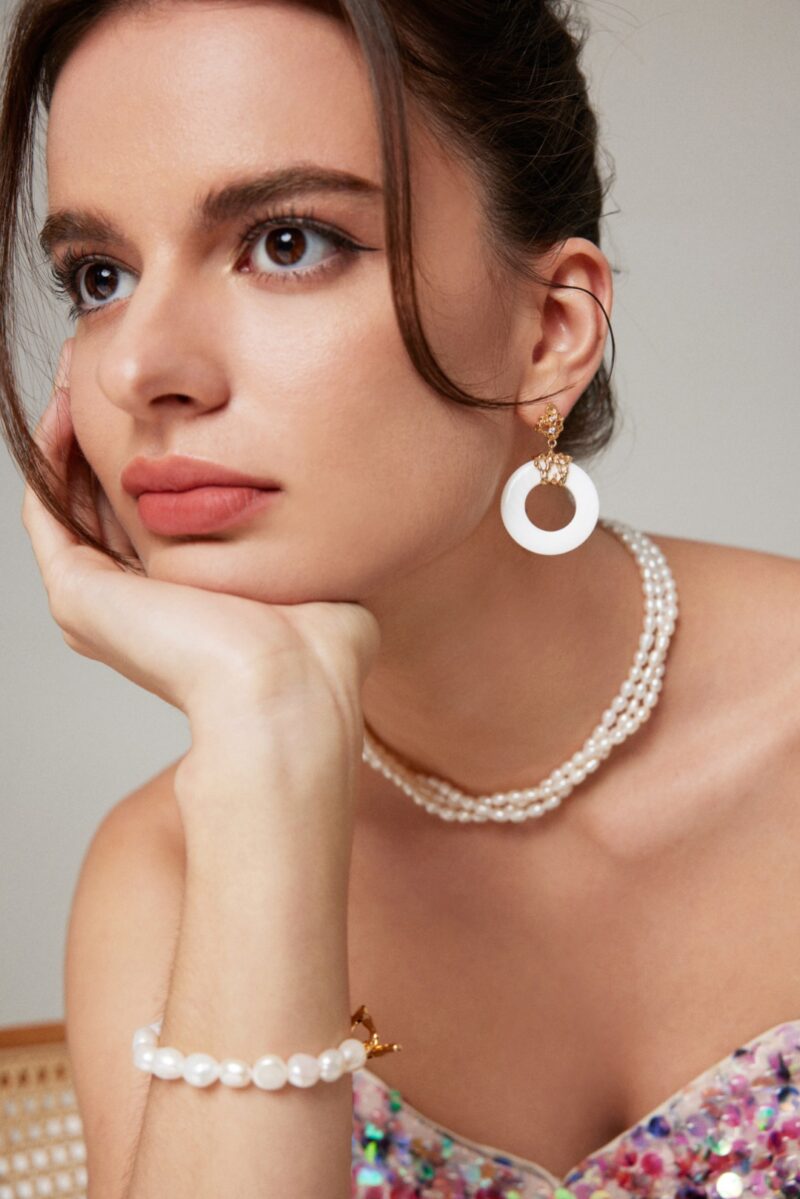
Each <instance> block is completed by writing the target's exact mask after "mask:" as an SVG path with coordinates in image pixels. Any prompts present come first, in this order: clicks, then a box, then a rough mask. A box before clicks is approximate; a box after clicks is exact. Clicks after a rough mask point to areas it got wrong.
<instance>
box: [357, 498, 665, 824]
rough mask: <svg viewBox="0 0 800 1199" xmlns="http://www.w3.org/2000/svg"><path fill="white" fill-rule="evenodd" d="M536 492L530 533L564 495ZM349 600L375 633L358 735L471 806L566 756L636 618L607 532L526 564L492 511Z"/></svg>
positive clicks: (639, 605)
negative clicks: (446, 785)
mask: <svg viewBox="0 0 800 1199" xmlns="http://www.w3.org/2000/svg"><path fill="white" fill-rule="evenodd" d="M539 490H540V491H541V492H542V493H543V494H542V495H541V497H537V498H538V500H539V502H538V504H537V509H536V515H535V520H536V523H537V524H539V525H541V527H542V528H546V529H556V528H560V527H562V526H563V525H564V524H565V523H566V522H567V520H568V519H569V516H570V514H571V507H570V504H569V500H568V497H566V496H565V495H563V494H559V492H560V489H556V488H541V489H539ZM363 602H364V603H365V605H366V606H367V607H369V608H370V610H371V611H372V612H373V613H374V614H375V616H376V618H377V619H378V621H379V623H380V625H381V646H380V650H379V653H378V655H377V657H376V659H375V661H374V663H373V666H372V669H371V671H370V674H369V675H368V676H367V678H366V680H365V682H364V687H363V690H362V702H363V711H364V719H365V721H366V723H367V725H368V727H369V728H370V729H371V730H372V732H373V733H374V734H375V736H376V737H377V738H378V739H379V740H380V741H381V742H383V744H384V745H385V746H386V747H387V749H389V750H391V751H392V752H393V753H395V754H396V755H397V757H398V758H400V759H401V761H404V762H405V763H406V764H407V765H409V766H410V767H411V768H412V769H413V770H418V771H420V772H425V773H429V774H434V775H437V776H439V777H441V778H444V779H447V780H448V781H450V782H452V783H454V784H455V785H456V786H458V787H460V788H462V789H463V790H464V791H467V792H469V793H472V794H477V793H482V792H492V791H506V790H511V789H515V788H523V787H527V786H532V785H534V784H536V783H538V782H539V781H540V780H541V779H542V778H543V777H544V776H545V775H547V774H548V773H549V772H550V771H551V770H552V769H553V768H554V767H555V766H559V765H560V764H561V763H562V762H563V761H564V760H565V759H566V758H568V757H570V756H571V755H572V754H573V753H574V752H575V751H576V750H577V749H578V748H580V746H581V744H582V743H583V741H584V740H585V738H586V737H587V736H588V735H589V733H590V732H591V730H592V728H593V727H594V726H595V724H597V722H598V720H599V718H600V716H601V714H602V712H603V710H604V708H605V707H606V706H607V705H608V703H609V702H610V700H611V699H612V697H613V696H614V694H615V693H616V691H617V689H618V688H619V686H620V684H621V683H622V680H623V679H624V677H625V675H626V673H627V671H628V669H629V668H630V665H631V663H632V661H633V656H634V654H635V652H636V649H637V647H638V641H639V636H640V634H641V627H642V621H643V619H644V608H643V604H644V601H643V596H642V589H641V581H640V574H639V568H638V566H637V563H636V562H635V560H634V558H633V556H632V554H631V553H630V551H629V550H628V549H627V548H626V547H625V545H623V543H622V542H621V541H620V540H619V538H618V537H617V536H616V535H615V534H614V533H612V532H610V531H609V530H607V529H605V528H604V527H603V526H602V525H601V524H599V523H598V525H597V526H596V527H595V529H594V531H593V533H592V534H591V536H590V537H589V538H587V540H586V541H585V542H584V543H583V544H582V545H581V546H579V547H578V548H577V549H575V550H572V551H570V552H568V553H565V554H560V555H552V556H550V555H541V554H534V553H531V552H529V551H527V550H524V549H522V547H520V546H518V545H517V544H516V542H514V541H513V540H512V539H511V537H509V535H508V533H507V532H506V530H505V529H504V528H503V526H502V523H501V522H500V520H499V518H498V517H497V513H495V512H492V513H490V514H489V515H488V516H487V519H486V521H484V522H483V524H482V525H481V526H480V527H479V528H478V529H477V530H476V532H475V533H474V534H473V536H472V537H471V538H470V539H469V540H468V541H467V542H465V543H462V545H460V546H459V547H458V548H457V549H456V550H455V551H454V552H452V553H449V554H446V555H443V556H441V557H440V558H438V559H436V560H434V561H433V562H430V563H427V564H426V565H425V566H424V567H422V568H421V569H419V570H417V571H416V572H413V573H411V574H410V575H407V576H406V577H405V578H404V579H403V581H402V584H401V585H400V586H393V587H392V589H391V591H390V592H381V593H379V594H376V595H372V596H370V597H368V598H367V599H365V600H364V601H363ZM365 769H367V770H369V769H370V768H369V767H365ZM376 777H377V776H376ZM403 799H406V797H403ZM407 802H408V804H409V807H415V806H416V805H413V804H412V803H411V801H410V800H407Z"/></svg>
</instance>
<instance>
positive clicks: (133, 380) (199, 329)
mask: <svg viewBox="0 0 800 1199" xmlns="http://www.w3.org/2000/svg"><path fill="white" fill-rule="evenodd" d="M121 303H122V304H124V305H125V307H124V311H123V312H122V313H121V314H120V315H119V316H118V317H117V318H116V320H115V322H114V329H113V332H112V334H111V335H110V336H109V338H108V340H107V341H106V342H105V343H104V345H103V349H102V352H101V354H100V357H99V360H98V363H97V382H98V385H99V387H100V389H101V390H102V393H103V395H104V396H106V398H107V399H108V400H109V401H110V402H111V403H112V404H115V405H116V406H117V407H118V408H120V409H122V410H124V411H125V412H128V413H130V415H131V416H134V417H136V418H137V419H138V420H143V421H148V420H149V421H153V422H155V421H160V420H163V418H164V416H165V414H167V413H169V414H170V415H172V416H174V415H175V414H176V413H178V412H185V413H186V415H187V416H188V415H190V414H199V413H202V412H204V411H210V410H212V409H214V408H217V407H219V406H220V405H221V404H224V403H226V402H227V400H228V398H229V386H228V380H227V377H226V372H225V370H224V357H223V355H222V353H221V347H220V345H219V343H218V340H217V338H216V337H215V329H214V323H213V319H212V314H213V301H212V299H211V297H210V296H209V295H207V294H205V293H204V291H203V288H202V286H199V285H195V284H194V283H190V282H189V281H188V273H187V272H186V271H185V270H183V271H180V270H178V268H177V266H176V267H175V269H174V270H168V269H167V268H166V267H164V266H163V265H162V266H161V267H160V268H155V267H154V268H153V269H152V271H149V272H148V274H147V275H146V276H145V275H144V274H143V275H142V277H141V278H140V279H139V281H138V283H137V284H136V287H135V289H134V291H133V293H132V295H131V296H130V297H129V298H128V299H126V300H123V301H121Z"/></svg>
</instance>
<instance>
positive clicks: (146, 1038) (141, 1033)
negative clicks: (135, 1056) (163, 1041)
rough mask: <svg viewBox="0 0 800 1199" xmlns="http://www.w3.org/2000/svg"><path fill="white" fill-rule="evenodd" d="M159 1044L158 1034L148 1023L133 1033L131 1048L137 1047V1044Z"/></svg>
mask: <svg viewBox="0 0 800 1199" xmlns="http://www.w3.org/2000/svg"><path fill="white" fill-rule="evenodd" d="M157 1044H158V1037H157V1036H156V1034H155V1032H154V1031H153V1029H152V1028H151V1027H150V1025H149V1024H146V1025H145V1026H144V1028H137V1029H136V1032H135V1033H134V1034H133V1042H132V1044H131V1049H135V1048H136V1046H137V1045H157Z"/></svg>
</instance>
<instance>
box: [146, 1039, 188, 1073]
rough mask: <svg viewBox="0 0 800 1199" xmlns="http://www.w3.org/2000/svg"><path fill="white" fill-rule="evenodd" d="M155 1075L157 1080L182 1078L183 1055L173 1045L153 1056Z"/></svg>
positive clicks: (158, 1050)
mask: <svg viewBox="0 0 800 1199" xmlns="http://www.w3.org/2000/svg"><path fill="white" fill-rule="evenodd" d="M152 1068H153V1073H154V1074H155V1075H156V1077H157V1078H180V1077H181V1071H182V1070H183V1054H182V1053H181V1051H180V1049H175V1048H174V1047H173V1046H172V1045H164V1046H163V1048H161V1049H156V1051H155V1053H154V1054H153V1067H152Z"/></svg>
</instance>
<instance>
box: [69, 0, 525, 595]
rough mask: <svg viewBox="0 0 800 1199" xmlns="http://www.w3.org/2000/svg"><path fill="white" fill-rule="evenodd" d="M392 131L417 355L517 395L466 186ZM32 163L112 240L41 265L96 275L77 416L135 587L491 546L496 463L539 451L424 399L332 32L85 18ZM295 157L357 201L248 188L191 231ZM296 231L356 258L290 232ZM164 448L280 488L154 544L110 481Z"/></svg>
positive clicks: (132, 17)
mask: <svg viewBox="0 0 800 1199" xmlns="http://www.w3.org/2000/svg"><path fill="white" fill-rule="evenodd" d="M411 117H412V123H411V150H412V182H413V200H414V221H415V224H414V237H415V247H416V254H417V269H418V278H419V283H418V287H419V296H420V305H421V310H422V314H423V318H424V321H425V326H426V330H427V332H428V336H429V339H430V341H431V344H432V348H433V350H434V352H435V353H436V354H437V356H438V357H439V360H440V362H441V363H442V365H443V367H444V369H445V370H447V371H448V372H449V373H451V375H452V376H453V378H454V379H455V380H456V382H458V383H460V384H462V385H464V386H465V387H467V389H475V390H477V391H478V393H479V394H490V395H496V394H505V395H514V394H516V392H517V388H518V384H519V380H520V378H521V377H522V371H523V369H524V368H525V366H526V363H525V361H524V360H523V361H520V360H519V355H518V354H516V355H510V354H509V352H508V350H509V336H510V332H509V321H508V316H507V306H508V302H509V296H510V295H511V293H510V292H509V290H508V287H507V286H506V288H505V289H504V290H503V289H500V287H499V285H498V284H497V282H496V281H495V282H493V276H492V274H491V272H490V268H489V265H488V258H487V253H486V247H485V235H484V234H483V233H482V231H481V227H480V221H481V213H480V208H479V202H478V195H477V191H476V188H475V186H474V184H473V182H472V180H471V179H470V178H469V176H468V174H467V173H466V172H465V170H464V169H463V168H462V167H461V166H460V165H458V164H457V162H456V160H455V159H453V158H451V157H448V156H445V154H444V152H443V150H442V147H441V145H440V144H439V142H438V141H437V140H436V139H434V138H433V137H432V136H430V135H429V134H428V133H427V132H426V129H425V127H424V125H423V123H422V122H421V121H420V120H419V119H418V114H417V112H416V110H415V109H413V108H412V110H411ZM47 166H48V188H49V195H48V199H49V210H50V212H51V213H54V212H55V211H56V210H67V209H68V210H82V211H83V212H91V214H92V215H93V216H95V217H103V218H105V220H106V221H107V222H111V223H113V225H114V227H115V229H116V231H117V233H116V235H115V236H113V237H112V236H109V235H106V237H105V238H104V239H103V240H98V239H97V237H96V236H88V237H85V238H79V237H72V236H71V237H69V238H68V239H67V240H63V241H59V242H58V244H56V245H55V246H54V248H53V258H54V260H55V261H56V262H57V263H59V262H63V260H64V254H65V252H66V251H67V250H70V251H71V252H72V253H73V254H74V255H77V256H81V255H84V254H90V255H93V256H94V258H95V260H98V259H99V260H100V265H98V262H97V261H95V263H94V265H87V266H84V267H83V268H82V269H79V270H78V272H77V279H76V292H75V297H74V300H77V303H78V304H79V305H80V306H82V307H84V308H86V309H89V311H88V313H87V314H86V315H83V316H81V317H80V318H79V319H78V322H77V327H76V333H75V343H74V347H73V355H72V369H71V403H72V417H73V423H74V426H75V431H76V437H77V439H78V442H79V444H80V447H81V449H82V451H83V453H84V455H85V457H86V459H87V460H88V462H89V463H90V465H91V466H92V468H93V470H94V471H95V473H96V474H97V476H98V479H99V481H100V483H101V485H102V487H103V489H104V491H105V492H106V494H107V496H108V497H109V500H110V503H111V506H112V508H113V509H114V512H115V514H116V516H117V518H118V519H119V521H120V523H121V524H122V526H123V528H124V529H125V531H126V532H127V534H128V536H129V538H130V540H131V542H132V544H133V546H134V547H135V549H136V552H137V554H138V555H139V557H140V559H141V561H142V563H143V565H144V567H145V569H146V571H147V573H148V574H149V575H150V576H152V577H155V578H160V579H168V580H171V581H176V582H184V583H189V584H192V585H196V586H203V587H207V588H211V589H216V590H225V591H230V592H232V593H237V594H240V595H244V596H250V597H253V598H258V599H263V600H265V601H271V602H275V603H295V602H303V601H305V600H310V599H353V600H363V599H365V598H367V597H368V596H370V595H371V594H373V593H377V592H379V591H380V590H381V589H383V588H386V587H391V585H392V584H393V582H396V581H397V580H398V579H399V578H401V577H402V576H405V575H408V574H410V572H412V571H414V570H415V569H416V568H417V567H419V566H421V565H423V564H425V563H427V562H430V561H431V560H432V559H434V558H437V557H439V556H440V555H442V554H446V553H447V552H448V551H450V550H452V549H454V548H455V547H457V546H460V545H462V544H463V543H465V542H466V541H467V540H468V539H469V538H470V537H471V536H472V535H473V534H474V533H475V531H476V530H477V529H478V527H479V526H482V525H483V524H484V522H486V521H493V522H494V524H495V525H496V527H497V531H496V537H497V539H498V540H500V539H502V540H505V539H506V538H507V534H506V533H505V531H504V530H503V529H502V526H501V524H500V521H499V515H498V513H497V511H496V507H497V495H498V488H500V487H502V484H503V482H504V481H505V478H506V477H507V474H508V471H509V469H510V465H513V461H512V459H513V455H514V453H515V450H516V451H517V452H518V451H519V447H520V446H522V447H523V450H522V453H523V457H524V456H525V453H526V452H536V451H538V449H540V448H542V446H541V444H540V443H539V442H537V443H536V444H535V445H534V444H533V435H532V433H531V430H530V428H527V429H526V427H525V425H524V424H523V423H522V422H521V421H520V420H519V419H518V417H516V416H515V414H514V412H513V410H511V409H503V410H499V411H498V412H487V411H485V410H480V409H472V408H469V407H467V406H461V405H456V404H454V403H452V402H450V401H448V400H445V399H442V398H441V397H439V396H438V395H437V394H436V393H434V392H433V391H431V390H430V389H429V388H428V387H427V385H426V384H425V383H424V382H423V381H422V379H421V378H420V377H419V375H418V374H417V373H416V371H415V369H414V367H413V366H412V364H411V362H410V360H409V358H408V355H407V352H406V350H405V347H404V345H403V342H402V339H401V336H400V332H399V329H398V326H397V320H396V317H395V313H394V309H393V306H392V301H391V293H390V285H389V274H388V258H387V254H386V249H385V246H386V242H385V236H384V229H383V209H382V198H381V196H380V194H379V193H378V191H377V188H378V186H379V185H380V181H381V173H380V158H379V144H378V133H377V128H376V125H375V117H374V110H373V103H372V99H371V94H370V91H369V86H368V82H367V76H366V70H365V67H364V65H363V61H362V59H361V58H360V56H359V54H358V52H357V50H356V49H355V45H354V43H353V42H352V41H351V40H350V38H349V35H348V34H347V32H346V30H345V27H344V26H342V25H341V24H339V23H338V22H336V21H335V20H333V19H331V18H329V17H326V16H323V15H321V14H319V13H317V12H314V11H312V10H308V9H305V8H303V7H301V6H293V5H291V4H283V3H266V4H264V3H253V4H249V3H243V4H239V3H226V4H222V5H220V4H218V3H213V4H212V3H202V2H201V3H196V2H195V3H191V4H182V3H176V4H169V5H164V6H163V7H161V8H159V9H157V10H153V11H151V12H148V13H147V14H146V15H145V14H142V13H140V14H130V13H128V14H115V15H113V16H111V17H108V18H105V19H104V20H103V21H102V22H101V23H100V24H99V25H98V26H97V27H96V28H95V29H93V30H92V31H91V32H90V34H89V35H88V36H87V37H86V38H85V40H84V41H83V42H82V43H81V44H80V45H79V46H78V47H77V49H76V50H75V52H74V53H73V54H72V56H71V57H70V58H69V60H68V61H67V63H66V65H65V67H64V68H63V70H62V73H61V75H60V77H59V80H58V84H57V86H56V90H55V94H54V97H53V103H52V109H51V114H50V120H49V126H48V140H47ZM297 166H302V167H308V168H311V167H313V168H315V169H317V170H336V171H340V172H341V171H345V172H348V173H349V174H351V175H353V176H358V177H360V179H362V180H365V181H368V182H369V183H370V184H371V185H372V186H373V188H374V189H375V190H370V189H368V188H366V187H365V188H364V189H363V190H361V191H350V190H339V191H333V190H316V191H314V192H313V193H309V194H302V195H294V196H289V197H282V198H279V199H277V200H275V201H274V202H272V203H267V202H266V201H265V200H264V199H263V198H261V199H259V198H258V197H256V196H255V194H253V195H252V196H251V200H252V203H250V205H249V207H248V208H247V209H245V208H244V207H241V206H240V210H239V211H237V213H235V214H230V213H228V214H227V215H224V214H222V213H221V212H220V211H219V207H220V206H219V205H218V206H217V207H218V211H217V212H216V213H214V212H212V213H211V214H210V217H209V219H208V220H207V221H206V222H205V223H204V224H202V225H201V224H200V223H199V221H200V217H199V211H198V210H199V207H200V205H201V203H202V200H203V198H204V197H205V196H206V194H207V193H209V192H214V193H219V192H220V191H222V189H224V188H226V187H228V186H229V185H231V184H233V183H241V182H243V181H244V180H245V179H250V178H253V177H256V176H263V175H264V174H266V173H267V172H276V171H285V170H287V169H289V168H292V167H297ZM303 215H306V216H308V217H312V216H313V219H314V220H315V221H316V222H319V223H320V225H321V226H330V228H331V229H332V230H335V231H336V232H337V233H338V235H339V236H341V237H343V238H348V239H350V240H351V241H352V242H353V243H356V245H359V246H362V247H368V249H362V250H358V249H356V250H352V251H348V250H347V249H346V248H342V247H341V246H338V245H337V242H336V240H335V237H331V235H330V234H329V233H326V232H325V231H324V229H322V228H316V229H310V228H306V229H304V228H303V227H302V225H298V224H297V223H296V222H297V219H298V217H301V216H303ZM267 218H269V219H270V220H272V222H273V224H272V227H271V228H270V227H269V226H268V227H266V228H263V227H262V228H261V230H260V231H259V230H258V229H257V226H258V225H259V224H262V225H263V222H264V221H265V220H266V219H267ZM276 218H277V219H276ZM281 230H282V232H281ZM250 231H253V237H252V239H251V240H250V242H249V244H246V243H245V240H244V239H245V236H246V235H247V236H249V232H250ZM292 271H294V272H295V273H294V274H291V273H290V272H292ZM513 302H514V301H513V297H512V303H513ZM520 438H521V440H520ZM171 454H182V455H189V456H196V457H200V458H204V459H208V460H210V461H212V462H215V463H220V464H222V465H225V466H228V467H231V468H233V469H234V470H237V471H240V472H243V473H245V474H248V475H252V476H254V477H256V478H262V479H272V480H275V481H276V482H277V483H278V484H279V485H280V487H281V488H282V489H283V490H282V492H281V493H280V494H279V495H277V496H276V497H274V499H273V501H272V502H271V503H270V504H269V505H268V506H266V507H264V508H262V509H261V510H260V511H255V510H254V511H253V512H251V513H250V514H249V515H248V516H247V518H246V519H243V520H240V521H239V522H238V523H237V524H235V525H232V526H229V527H228V528H226V529H224V530H222V531H217V532H213V533H207V534H204V535H199V536H197V535H196V536H181V535H177V536H174V535H166V534H163V533H156V532H153V531H152V530H151V529H150V528H148V527H147V525H146V524H144V523H143V521H142V519H141V517H140V513H139V511H138V510H137V504H136V500H135V499H134V498H133V497H132V496H131V495H129V494H128V493H127V492H126V491H125V490H124V489H123V487H122V484H121V481H120V475H121V472H122V470H123V468H124V467H125V466H126V464H127V463H128V462H129V461H130V460H131V459H132V458H134V457H135V456H140V455H141V456H145V457H155V458H161V457H164V456H166V455H171ZM484 544H485V538H484Z"/></svg>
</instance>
